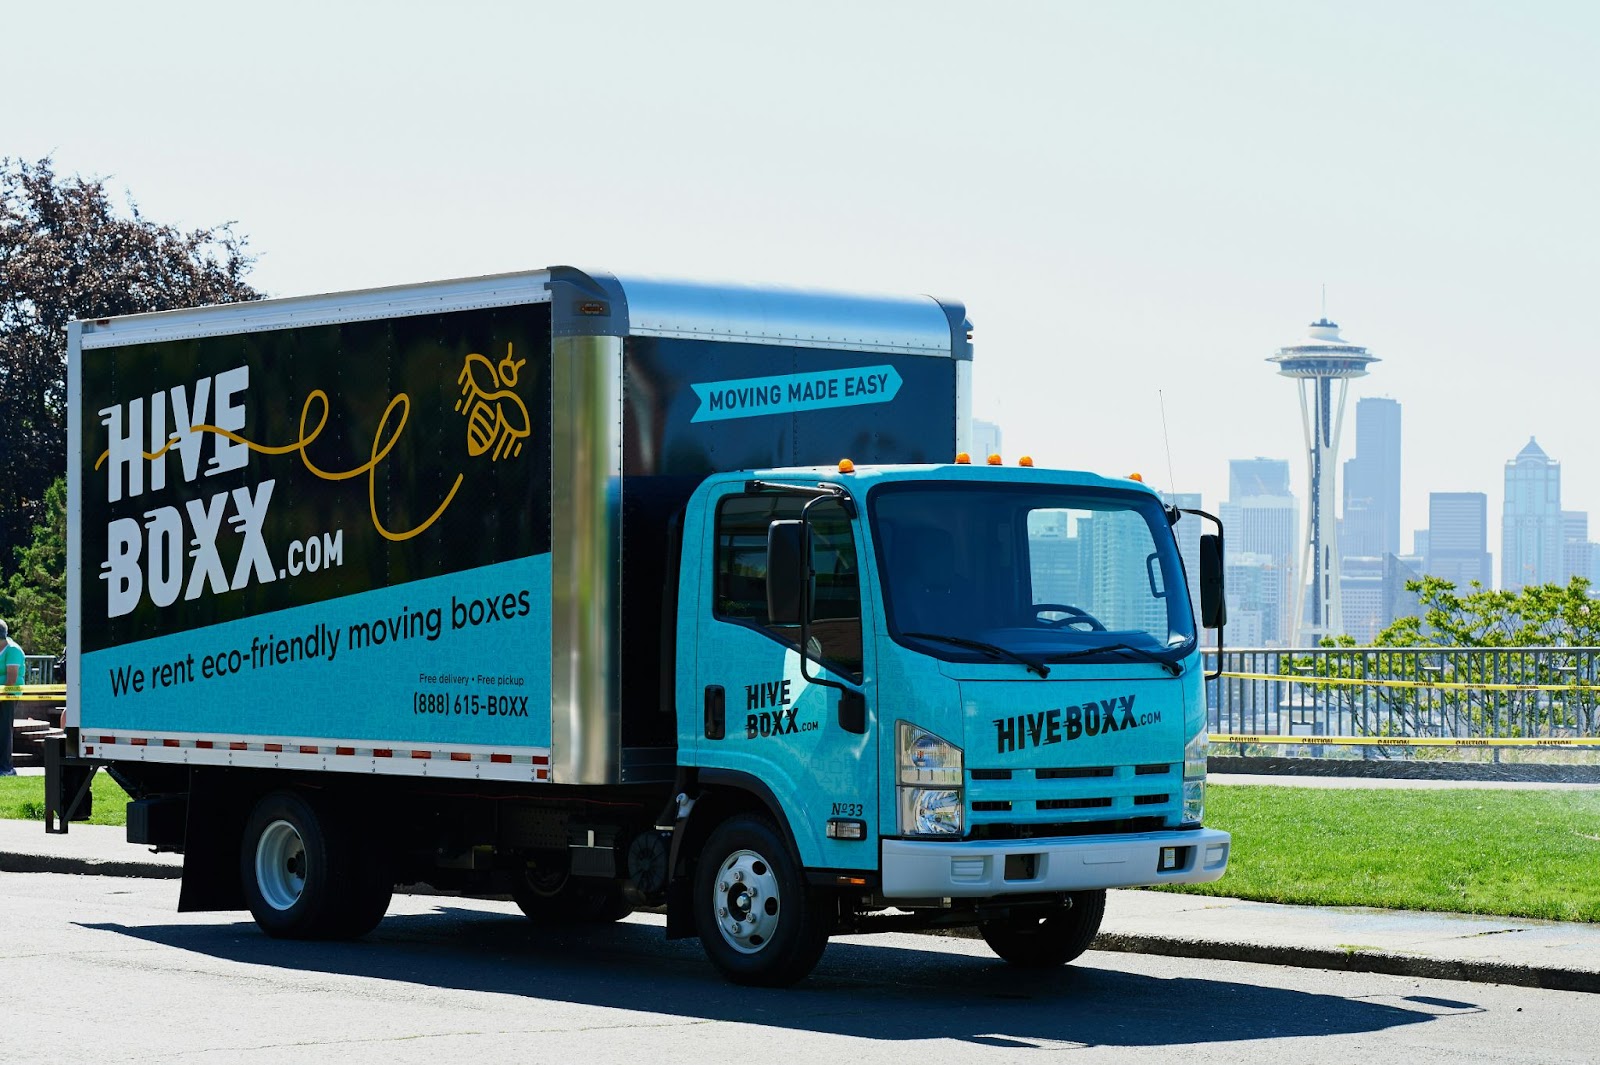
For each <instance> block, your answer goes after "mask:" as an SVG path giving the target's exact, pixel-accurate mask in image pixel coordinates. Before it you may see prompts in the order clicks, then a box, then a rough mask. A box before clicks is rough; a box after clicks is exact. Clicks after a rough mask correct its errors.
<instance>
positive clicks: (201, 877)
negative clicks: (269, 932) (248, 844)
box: [178, 768, 250, 913]
mask: <svg viewBox="0 0 1600 1065" xmlns="http://www.w3.org/2000/svg"><path fill="white" fill-rule="evenodd" d="M249 797H250V796H249V792H248V790H247V789H245V788H244V787H242V786H241V785H240V784H239V783H236V782H235V781H233V780H232V779H231V776H230V774H229V772H228V771H227V770H225V769H224V770H203V769H198V768H196V769H191V770H190V771H189V811H188V818H187V821H186V823H185V826H184V847H183V888H182V890H181V891H180V892H179V894H178V912H179V913H196V912H201V911H206V910H243V909H246V908H247V907H246V904H245V898H244V885H243V884H241V883H240V882H239V847H240V845H241V837H242V836H243V834H244V821H245V814H246V812H247V811H248V807H249V801H248V800H249Z"/></svg>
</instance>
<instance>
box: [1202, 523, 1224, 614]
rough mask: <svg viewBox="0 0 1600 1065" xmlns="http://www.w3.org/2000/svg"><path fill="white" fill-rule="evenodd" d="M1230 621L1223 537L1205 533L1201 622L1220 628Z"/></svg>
mask: <svg viewBox="0 0 1600 1065" xmlns="http://www.w3.org/2000/svg"><path fill="white" fill-rule="evenodd" d="M1227 621H1228V601H1227V599H1226V598H1225V597H1224V594H1223V577H1222V537H1221V536H1220V535H1218V534H1216V533H1204V534H1202V535H1201V537H1200V623H1201V624H1202V625H1204V626H1205V627H1206V628H1208V629H1219V628H1221V627H1222V626H1223V625H1225V624H1227Z"/></svg>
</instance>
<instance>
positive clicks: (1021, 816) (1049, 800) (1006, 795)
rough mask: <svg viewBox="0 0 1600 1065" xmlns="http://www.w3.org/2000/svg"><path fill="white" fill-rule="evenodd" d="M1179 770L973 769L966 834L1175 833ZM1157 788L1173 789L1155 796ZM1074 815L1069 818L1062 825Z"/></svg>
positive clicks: (1126, 767)
mask: <svg viewBox="0 0 1600 1065" xmlns="http://www.w3.org/2000/svg"><path fill="white" fill-rule="evenodd" d="M1177 770H1178V767H1177V766H1176V765H1174V764H1172V763H1159V764H1152V763H1146V764H1134V765H1120V766H1046V767H1041V768H1038V769H998V768H994V767H988V768H985V767H974V768H973V769H970V770H968V773H967V804H968V806H967V810H968V817H967V824H968V826H969V827H968V835H969V836H970V837H971V838H974V839H1038V838H1044V837H1047V836H1052V835H1056V836H1079V835H1098V834H1102V833H1115V832H1142V831H1152V830H1154V829H1159V828H1164V827H1167V828H1171V827H1176V826H1177V825H1178V823H1179V820H1180V819H1181V816H1182V808H1181V801H1180V799H1181V796H1180V794H1179V791H1180V789H1177V788H1175V787H1173V786H1172V785H1173V784H1175V783H1176V781H1175V780H1173V779H1171V778H1173V777H1174V776H1175V775H1176V773H1177ZM1152 777H1167V778H1169V779H1168V780H1152V779H1151V778H1152ZM1151 784H1156V785H1157V786H1161V787H1165V788H1166V789H1167V790H1165V791H1159V792H1158V791H1154V790H1152V789H1151V787H1150V785H1151ZM1068 811H1070V813H1068V814H1067V816H1069V817H1070V818H1071V820H1067V821H1063V820H1062V815H1063V813H1064V812H1068ZM1135 811H1137V813H1135Z"/></svg>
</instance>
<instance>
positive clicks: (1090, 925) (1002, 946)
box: [978, 891, 1106, 969]
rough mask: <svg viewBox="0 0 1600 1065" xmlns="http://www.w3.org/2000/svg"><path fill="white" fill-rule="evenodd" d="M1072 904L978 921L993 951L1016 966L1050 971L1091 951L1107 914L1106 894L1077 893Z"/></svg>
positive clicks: (981, 931)
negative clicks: (1048, 969) (1043, 910)
mask: <svg viewBox="0 0 1600 1065" xmlns="http://www.w3.org/2000/svg"><path fill="white" fill-rule="evenodd" d="M1069 898H1070V900H1071V905H1070V906H1067V907H1064V908H1062V909H1059V910H1050V911H1046V912H1044V913H1039V912H1037V911H1035V912H1033V913H1030V914H1022V915H1019V916H1015V917H1003V918H999V919H997V920H993V921H980V922H978V932H979V933H980V934H981V935H982V936H983V941H984V942H985V943H987V944H989V949H990V950H992V951H994V952H995V953H996V954H998V955H999V956H1000V957H1002V958H1004V959H1005V960H1006V961H1008V962H1010V963H1011V964H1012V965H1016V966H1020V967H1021V968H1024V969H1046V968H1051V967H1054V966H1057V965H1065V964H1066V963H1067V962H1069V961H1072V960H1073V959H1074V958H1076V957H1077V956H1078V955H1080V954H1082V953H1083V952H1084V951H1086V950H1088V949H1089V944H1090V943H1092V942H1094V937H1095V935H1096V934H1097V933H1098V932H1099V931H1100V921H1101V919H1102V918H1104V917H1105V913H1106V893H1105V892H1104V891H1076V892H1073V893H1072V895H1070V896H1069Z"/></svg>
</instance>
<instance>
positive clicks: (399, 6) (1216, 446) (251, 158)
mask: <svg viewBox="0 0 1600 1065" xmlns="http://www.w3.org/2000/svg"><path fill="white" fill-rule="evenodd" d="M0 38H3V39H4V41H5V43H6V47H5V48H4V52H5V70H6V77H5V84H6V89H7V91H6V98H5V101H4V104H3V106H0V154H3V155H10V156H12V157H18V156H20V157H23V158H28V159H36V158H38V157H40V156H42V155H45V154H47V153H48V154H52V155H53V156H54V158H55V161H56V166H57V169H58V170H59V171H61V172H63V173H73V172H79V173H84V174H87V175H95V176H101V177H106V178H109V179H110V182H111V185H112V187H113V188H116V189H119V190H120V189H126V190H127V191H128V192H130V193H131V194H132V195H133V196H134V197H135V198H136V199H137V200H138V202H139V204H140V206H141V207H142V209H143V210H144V211H145V213H146V214H147V215H148V216H149V217H151V218H153V219H155V220H158V221H163V222H173V223H176V224H180V225H183V226H199V225H206V224H211V223H215V222H220V221H225V220H234V221H236V223H237V228H238V230H239V231H240V232H242V233H244V234H246V235H247V236H248V237H249V238H250V241H251V244H252V247H253V249H254V250H255V251H256V252H257V253H258V254H259V255H260V260H259V262H258V264H257V267H256V269H255V271H254V272H253V274H252V275H251V280H252V282H253V283H254V284H256V285H257V287H259V288H262V289H264V290H265V291H267V292H268V293H269V294H271V295H295V294H300V293H306V292H317V291H328V290H334V289H341V288H362V287H369V286H373V285H381V284H398V283H404V282H408V281H422V280H432V279H437V278H444V277H455V276H463V275H471V274H482V273H492V272H497V271H503V270H515V269H523V268H534V267H542V266H546V265H550V264H554V263H572V264H575V265H580V266H589V267H597V268H603V269H609V270H613V271H616V272H618V273H653V274H670V275H676V276H683V277H691V278H712V279H715V278H733V279H740V280H750V281H772V282H779V283H785V284H797V285H804V286H814V287H827V288H846V289H858V288H864V289H874V290H886V291H896V292H930V293H935V294H939V295H942V296H948V297H952V298H955V299H960V300H963V301H964V302H965V303H966V304H967V306H968V309H969V313H970V315H971V317H972V320H973V322H974V324H975V326H976V336H975V340H976V344H977V356H976V362H975V364H974V365H975V370H974V378H975V392H976V397H975V413H976V414H977V416H978V417H981V418H987V419H990V420H993V421H998V422H999V423H1000V424H1001V426H1002V427H1003V430H1004V433H1005V444H1006V451H1007V453H1008V455H1007V458H1008V459H1011V458H1014V457H1015V456H1016V455H1018V454H1021V453H1024V452H1027V453H1031V454H1032V455H1033V456H1035V458H1036V459H1037V460H1038V461H1039V463H1040V464H1042V465H1055V466H1069V467H1083V468H1089V469H1095V470H1098V471H1101V472H1106V473H1114V474H1121V473H1126V472H1129V471H1133V470H1139V471H1141V472H1143V473H1144V475H1145V477H1146V480H1147V481H1149V482H1151V483H1153V484H1155V485H1156V486H1158V487H1162V488H1166V487H1169V486H1174V487H1176V488H1177V490H1179V491H1200V492H1202V493H1203V495H1204V497H1205V501H1206V503H1208V504H1212V505H1214V504H1216V503H1217V502H1219V501H1220V500H1221V499H1222V498H1223V496H1224V495H1225V494H1226V491H1227V460H1228V459H1229V458H1238V457H1251V456H1256V455H1263V456H1271V457H1278V458H1285V459H1289V460H1290V461H1291V468H1292V470H1293V475H1294V480H1295V490H1296V492H1297V493H1299V494H1301V495H1302V497H1303V494H1304V484H1305V469H1304V461H1303V452H1302V446H1303V445H1302V441H1301V430H1300V415H1299V407H1298V401H1297V399H1296V397H1295V388H1294V386H1293V385H1292V384H1291V383H1290V382H1289V381H1287V380H1285V379H1283V378H1280V377H1277V376H1276V375H1275V373H1274V370H1273V367H1271V366H1270V365H1269V364H1268V363H1266V362H1265V361H1264V360H1265V359H1266V358H1267V357H1268V356H1270V355H1272V354H1273V353H1274V351H1275V350H1276V348H1277V347H1279V346H1280V345H1283V344H1287V343H1291V342H1294V341H1295V340H1297V339H1299V338H1300V337H1301V336H1302V335H1303V334H1304V326H1305V324H1306V323H1307V322H1309V321H1310V320H1312V319H1313V318H1315V317H1317V315H1318V314H1319V313H1320V310H1321V304H1320V299H1321V296H1320V291H1321V286H1322V285H1324V284H1326V286H1327V293H1328V295H1327V310H1328V314H1329V316H1330V317H1332V318H1334V319H1336V320H1337V321H1339V322H1340V324H1341V325H1342V326H1343V329H1344V334H1345V336H1346V337H1347V338H1348V339H1349V340H1351V341H1353V342H1355V343H1359V344H1365V345H1367V346H1368V347H1369V348H1370V349H1371V350H1372V352H1373V354H1375V355H1378V356H1379V357H1380V358H1382V359H1383V361H1382V362H1380V363H1378V364H1377V365H1376V366H1375V367H1374V370H1373V373H1372V375H1371V376H1370V377H1367V378H1364V379H1362V380H1360V381H1357V382H1355V383H1354V384H1353V385H1352V387H1351V406H1350V409H1349V410H1347V413H1346V434H1345V449H1344V453H1343V454H1342V455H1341V458H1347V457H1348V456H1349V453H1350V446H1351V445H1352V444H1353V438H1354V401H1355V400H1356V399H1358V398H1360V397H1362V396H1389V397H1392V398H1394V399H1397V400H1399V401H1400V403H1401V404H1402V406H1403V419H1404V422H1403V433H1404V482H1403V486H1402V492H1403V501H1404V514H1403V518H1402V533H1401V535H1402V543H1403V546H1404V547H1406V548H1408V549H1409V547H1410V543H1411V531H1412V530H1414V529H1417V528H1421V527H1423V526H1424V525H1426V523H1427V493H1428V491H1430V490H1435V491H1483V492H1486V493H1488V495H1489V506H1490V537H1491V549H1492V550H1494V551H1495V552H1496V568H1497V570H1498V565H1499V543H1498V541H1499V513H1500V501H1501V495H1502V488H1503V475H1504V464H1505V462H1506V460H1507V459H1509V458H1511V457H1512V456H1513V455H1514V454H1515V453H1516V452H1517V451H1518V450H1519V449H1520V448H1521V447H1522V446H1523V445H1524V444H1525V443H1526V442H1527V440H1528V437H1529V436H1530V435H1537V437H1538V440H1539V443H1540V445H1541V446H1542V447H1543V448H1544V449H1545V451H1546V452H1548V453H1549V454H1550V455H1551V457H1553V458H1555V459H1558V460H1560V461H1561V463H1562V503H1563V506H1564V507H1565V508H1566V509H1577V510H1588V511H1590V512H1591V534H1590V535H1591V537H1592V538H1597V539H1600V528H1596V527H1597V526H1600V447H1597V446H1596V444H1597V442H1600V426H1597V422H1600V417H1597V416H1600V399H1597V395H1596V393H1597V391H1600V368H1597V365H1596V361H1597V360H1596V356H1597V354H1600V350H1597V349H1600V342H1597V340H1596V335H1597V329H1596V325H1595V322H1594V314H1593V310H1592V304H1593V301H1594V294H1595V291H1596V287H1597V286H1596V282H1597V280H1600V136H1597V134H1600V5H1596V4H1590V3H1555V2H1547V3H1538V2H1530V3H1523V4H1510V3H1496V4H1490V3H1483V2H1471V0H1468V2H1459V0H1458V2H1450V3H1443V2H1440V3H1432V4H1423V3H1394V2H1393V0H1386V2H1376V3H1374V2H1351V0H1341V2H1338V3H1310V4H1307V3H1278V2H1261V3H1253V4H1244V3H1206V4H1197V3H1188V2H1184V3H1112V2H1110V0H1105V2H1101V3H1093V4H1090V3H1070V2H1061V3H998V2H997V3H988V4H980V3H972V2H964V3H942V2H921V3H869V2H866V0H858V2H846V3H836V2H820V0H807V2H806V3H803V4H802V3H793V4H788V5H782V6H780V5H775V4H759V3H750V2H744V3H698V2H694V0H680V2H678V3H632V2H625V0H607V2H605V3H594V4H570V3H563V4H544V3H503V4H496V3H471V2H460V0H458V2H456V3H452V4H449V5H445V4H438V3H428V4H420V3H417V4H407V3H402V2H391V3H385V4H365V5H364V4H357V3H340V2H335V0H323V2H321V3H316V4H307V3H297V2H274V3H270V4H265V3H263V4H252V5H233V4H218V3H215V2H211V3H203V4H177V3H160V2H151V3H145V4H127V3H114V4H112V3H86V2H80V3H74V4H45V3H35V4H24V3H21V2H8V3H6V5H5V11H4V14H3V17H0ZM1586 308H1590V309H1586ZM1163 398H1164V401H1165V407H1166V433H1167V436H1168V437H1169V438H1170V442H1171V471H1172V472H1171V475H1170V476H1169V474H1168V459H1167V449H1166V446H1165V445H1164V442H1163V427H1162V418H1161V410H1160V408H1161V399H1163Z"/></svg>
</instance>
